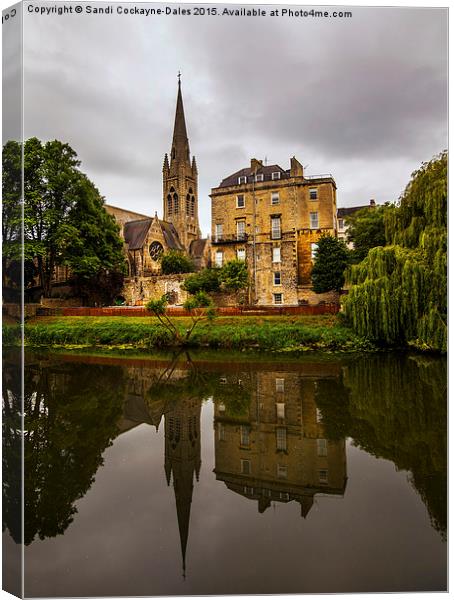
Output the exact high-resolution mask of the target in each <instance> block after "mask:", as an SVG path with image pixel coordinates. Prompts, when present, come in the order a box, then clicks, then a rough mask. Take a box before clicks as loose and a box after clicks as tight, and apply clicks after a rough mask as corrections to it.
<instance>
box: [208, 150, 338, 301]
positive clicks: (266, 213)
mask: <svg viewBox="0 0 454 600" xmlns="http://www.w3.org/2000/svg"><path fill="white" fill-rule="evenodd" d="M211 200H212V240H211V242H212V262H213V264H215V265H217V266H222V265H223V264H224V263H225V262H227V261H229V260H232V259H234V258H238V259H241V260H245V261H246V262H247V265H248V269H249V274H250V280H251V290H250V298H249V301H250V302H251V303H253V304H260V305H287V306H289V305H290V306H291V305H298V304H305V303H308V302H309V303H318V302H319V301H320V300H327V301H331V300H334V299H335V298H334V297H333V295H332V294H322V295H316V294H314V293H313V292H312V290H311V270H312V262H313V256H314V251H315V248H316V244H317V241H318V240H319V238H320V236H321V235H323V234H331V235H336V230H337V220H336V183H335V181H334V179H333V177H332V175H319V176H318V175H317V176H310V177H307V176H306V175H305V174H304V169H303V166H302V165H301V163H300V162H299V161H298V160H297V159H296V158H295V157H293V158H291V159H290V169H287V170H285V169H283V168H282V167H280V166H279V165H264V164H263V163H262V162H261V161H259V160H257V159H252V160H251V164H250V166H249V167H246V168H243V169H241V170H239V171H237V172H236V173H233V174H232V175H229V176H228V177H226V178H225V179H223V180H222V181H221V183H220V185H219V186H218V187H216V188H213V189H212V190H211Z"/></svg>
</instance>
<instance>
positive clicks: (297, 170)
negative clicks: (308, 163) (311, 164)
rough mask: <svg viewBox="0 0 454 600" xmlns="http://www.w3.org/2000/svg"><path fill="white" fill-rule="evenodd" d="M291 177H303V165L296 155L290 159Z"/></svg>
mask: <svg viewBox="0 0 454 600" xmlns="http://www.w3.org/2000/svg"><path fill="white" fill-rule="evenodd" d="M290 177H303V165H302V164H301V163H300V162H298V161H297V160H296V158H295V157H294V156H292V158H291V159H290Z"/></svg>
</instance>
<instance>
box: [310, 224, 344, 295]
mask: <svg viewBox="0 0 454 600" xmlns="http://www.w3.org/2000/svg"><path fill="white" fill-rule="evenodd" d="M348 258H349V254H348V249H347V246H346V245H345V243H344V242H343V241H341V240H338V239H337V238H335V237H333V236H332V235H324V236H322V237H321V238H320V239H319V240H318V243H317V248H316V250H315V259H314V266H313V267H312V286H313V288H314V292H316V293H317V294H323V293H324V292H330V291H336V292H339V291H340V290H341V289H342V287H343V285H344V281H345V276H344V272H345V269H346V267H347V265H348Z"/></svg>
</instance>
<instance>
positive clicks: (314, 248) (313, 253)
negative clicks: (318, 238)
mask: <svg viewBox="0 0 454 600" xmlns="http://www.w3.org/2000/svg"><path fill="white" fill-rule="evenodd" d="M317 248H318V244H317V242H312V244H311V259H312V260H315V257H316V253H317Z"/></svg>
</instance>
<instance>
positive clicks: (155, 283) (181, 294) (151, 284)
mask: <svg viewBox="0 0 454 600" xmlns="http://www.w3.org/2000/svg"><path fill="white" fill-rule="evenodd" d="M187 276H188V274H181V275H154V276H152V277H128V278H126V279H125V282H124V286H123V292H122V294H123V297H124V299H125V301H126V304H127V305H129V306H142V305H144V304H146V303H147V302H148V301H149V300H158V299H159V298H161V297H162V296H163V295H164V294H170V295H171V299H170V304H183V303H184V302H185V301H186V299H187V297H188V293H187V292H186V291H185V290H183V289H181V285H182V283H183V282H184V281H185V279H186V277H187Z"/></svg>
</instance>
